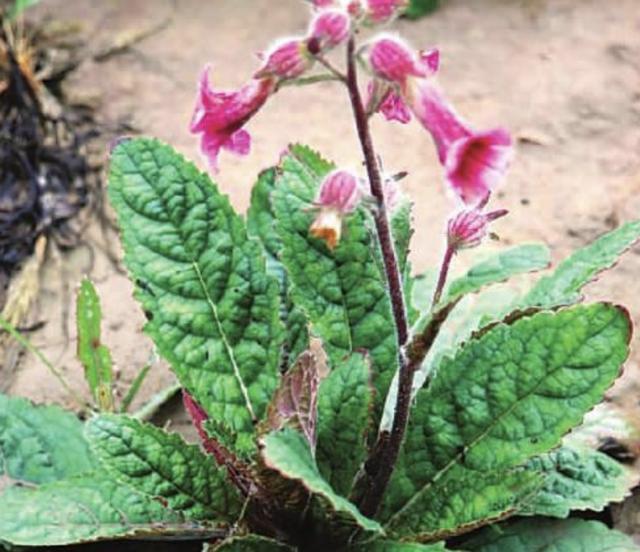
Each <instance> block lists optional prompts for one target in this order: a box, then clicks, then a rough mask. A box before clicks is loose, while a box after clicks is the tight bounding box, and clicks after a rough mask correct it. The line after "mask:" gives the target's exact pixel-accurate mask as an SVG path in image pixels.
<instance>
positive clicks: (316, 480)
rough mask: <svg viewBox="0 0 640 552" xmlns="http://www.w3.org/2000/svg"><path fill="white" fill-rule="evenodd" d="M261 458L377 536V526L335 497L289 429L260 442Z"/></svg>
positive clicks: (301, 441)
mask: <svg viewBox="0 0 640 552" xmlns="http://www.w3.org/2000/svg"><path fill="white" fill-rule="evenodd" d="M261 442H262V445H263V447H262V450H261V453H262V457H263V460H264V463H265V465H266V466H267V467H268V468H270V469H273V470H276V471H277V472H279V473H280V474H281V475H282V476H284V477H285V478H287V479H291V480H296V481H299V482H300V483H302V485H303V486H304V487H306V489H308V490H309V491H310V492H311V493H313V494H316V495H318V496H319V497H321V498H323V499H324V500H325V501H326V502H327V503H328V504H329V505H330V507H331V508H332V509H333V510H335V511H336V512H337V513H340V514H342V515H344V516H347V517H348V518H349V519H350V520H351V521H352V523H354V524H357V525H359V526H360V527H362V528H363V529H366V530H367V531H373V532H380V531H381V528H380V525H379V524H378V523H377V522H376V521H374V520H372V519H369V518H367V517H365V516H363V515H362V514H361V513H360V512H359V511H358V508H356V506H355V504H352V503H351V502H349V501H348V500H347V499H346V498H343V497H342V496H340V495H338V494H337V493H336V491H334V490H333V489H332V488H331V485H329V483H327V481H326V480H325V479H323V477H322V476H321V475H320V472H319V471H318V467H317V466H316V463H315V460H314V459H313V456H312V455H311V451H310V450H309V445H308V444H307V442H306V441H305V439H304V437H303V436H302V435H301V434H300V433H298V432H297V431H294V430H292V429H289V428H285V429H283V430H281V431H277V432H273V433H269V434H268V435H265V436H264V437H263V438H262V439H261Z"/></svg>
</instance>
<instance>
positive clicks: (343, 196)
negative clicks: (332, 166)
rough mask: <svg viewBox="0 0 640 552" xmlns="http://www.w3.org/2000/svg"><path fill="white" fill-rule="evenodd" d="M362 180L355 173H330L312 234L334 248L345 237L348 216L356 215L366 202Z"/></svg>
mask: <svg viewBox="0 0 640 552" xmlns="http://www.w3.org/2000/svg"><path fill="white" fill-rule="evenodd" d="M362 195H363V194H362V188H361V187H360V183H359V181H358V178H357V177H356V176H355V175H354V174H353V173H351V172H349V171H345V170H335V171H333V172H331V173H329V174H328V175H327V176H326V177H325V178H324V180H323V181H322V184H321V185H320V190H319V192H318V197H317V198H316V200H315V202H314V204H313V206H314V207H315V208H316V209H317V210H318V212H317V215H316V218H315V220H314V221H313V223H312V224H311V227H310V228H309V232H310V234H311V235H312V236H315V237H316V238H320V239H322V240H324V241H325V242H326V244H327V246H328V247H329V249H334V248H335V247H336V245H338V242H339V241H340V237H341V235H342V222H343V220H344V217H345V216H347V215H348V214H349V213H352V212H353V211H354V210H355V209H356V207H357V206H358V204H359V202H360V200H361V199H362Z"/></svg>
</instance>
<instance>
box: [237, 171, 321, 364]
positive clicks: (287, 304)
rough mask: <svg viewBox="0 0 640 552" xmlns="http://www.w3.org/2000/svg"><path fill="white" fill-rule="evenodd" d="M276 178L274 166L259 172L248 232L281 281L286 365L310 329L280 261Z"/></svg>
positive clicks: (298, 351)
mask: <svg viewBox="0 0 640 552" xmlns="http://www.w3.org/2000/svg"><path fill="white" fill-rule="evenodd" d="M275 181H276V169H273V168H271V169H267V170H265V171H263V172H261V173H260V175H259V176H258V181H257V182H256V183H255V185H254V186H253V189H252V190H251V204H250V205H249V211H248V212H247V231H248V232H249V235H251V236H252V237H254V238H256V239H258V240H260V241H261V242H262V245H263V247H264V250H265V253H266V260H267V265H266V266H267V272H268V273H269V274H271V275H272V276H274V277H275V278H276V279H277V280H278V282H279V283H280V309H281V319H282V322H283V324H284V327H285V329H286V339H285V344H284V346H285V350H284V351H283V356H284V357H285V358H284V361H285V366H284V368H287V367H288V366H289V365H290V364H291V363H293V362H295V360H296V359H297V358H298V355H300V354H301V353H302V352H303V351H304V350H305V349H306V348H307V347H308V346H309V332H308V330H307V324H308V322H307V318H306V316H305V315H304V312H303V311H302V310H301V309H300V308H299V307H296V306H295V305H294V304H293V302H292V300H291V298H290V296H289V283H288V280H287V273H286V270H285V268H284V266H283V265H282V263H281V262H280V251H281V250H282V241H281V239H280V236H279V235H278V232H277V231H276V219H275V214H274V212H273V207H272V205H271V193H272V192H273V190H274V188H275Z"/></svg>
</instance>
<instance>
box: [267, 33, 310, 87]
mask: <svg viewBox="0 0 640 552" xmlns="http://www.w3.org/2000/svg"><path fill="white" fill-rule="evenodd" d="M264 58H265V62H264V64H263V66H262V67H261V68H260V69H259V70H258V72H257V73H256V74H255V75H254V78H263V77H278V78H280V79H295V78H297V77H299V76H300V75H302V74H303V73H304V72H305V71H307V70H308V69H310V68H311V66H312V65H313V62H314V60H313V57H312V56H311V54H310V53H309V50H308V49H307V45H306V40H303V39H299V38H292V39H286V40H284V41H281V42H279V43H277V44H275V45H274V46H273V47H272V48H271V49H270V50H269V51H268V52H267V53H266V54H265V56H264Z"/></svg>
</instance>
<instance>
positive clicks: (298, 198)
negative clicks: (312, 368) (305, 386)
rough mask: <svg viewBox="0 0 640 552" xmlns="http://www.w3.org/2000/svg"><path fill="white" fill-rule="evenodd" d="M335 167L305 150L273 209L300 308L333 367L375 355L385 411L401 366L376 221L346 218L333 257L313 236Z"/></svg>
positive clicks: (286, 175) (285, 174)
mask: <svg viewBox="0 0 640 552" xmlns="http://www.w3.org/2000/svg"><path fill="white" fill-rule="evenodd" d="M331 168H332V166H331V165H330V164H329V163H327V162H325V161H323V160H322V159H321V158H320V157H319V156H317V155H316V154H314V153H313V152H311V151H310V150H308V149H307V148H303V147H301V146H293V147H292V148H291V150H290V153H289V155H287V156H286V157H285V158H284V159H283V161H282V164H281V167H280V171H281V172H280V174H279V177H278V180H277V185H276V190H275V192H274V194H273V205H274V209H275V213H276V216H277V224H278V230H279V233H280V237H281V239H282V242H283V249H282V255H281V258H282V261H283V263H284V265H285V267H286V269H287V272H288V274H289V277H290V280H291V283H292V288H291V293H292V297H293V299H294V302H295V303H296V304H297V305H299V306H301V307H302V308H303V309H304V311H305V313H306V314H307V315H308V317H309V320H310V322H311V324H312V327H313V331H314V332H315V333H317V335H319V336H320V337H321V338H322V340H323V342H324V346H325V349H326V351H327V354H328V356H329V358H330V360H331V364H332V365H333V366H337V365H339V364H340V361H341V360H342V359H343V358H344V357H346V356H347V355H349V354H350V353H352V352H354V351H356V350H358V349H365V350H368V351H369V352H370V354H371V361H372V365H373V374H374V385H375V387H376V389H377V390H378V394H377V399H376V400H377V401H378V402H379V403H380V405H379V406H380V407H381V406H382V402H383V401H384V397H385V396H386V391H387V389H388V386H389V383H390V381H391V377H392V376H393V373H394V371H395V369H396V366H397V340H396V335H395V326H394V323H393V317H392V314H391V306H390V303H389V297H388V293H387V289H386V286H385V283H384V278H383V275H382V274H381V273H380V270H379V265H378V263H377V260H376V259H377V258H378V257H377V256H378V255H379V252H378V251H377V245H375V244H374V243H372V240H371V230H370V228H371V224H372V221H371V219H370V216H369V215H367V213H366V212H365V211H364V210H363V209H359V210H357V211H356V212H354V213H353V214H352V215H350V216H349V217H347V219H346V220H345V222H344V232H343V236H342V239H341V240H340V243H339V245H338V246H337V247H336V249H335V250H334V251H330V250H329V249H328V248H327V246H326V245H325V244H324V242H322V241H321V240H318V239H316V238H314V237H312V236H310V234H309V227H310V225H311V222H312V220H313V217H314V215H313V213H312V212H309V207H310V206H311V205H312V203H313V201H314V200H315V197H316V193H317V188H318V186H319V184H320V181H321V179H322V176H323V175H325V174H326V173H327V172H328V171H329V170H330V169H331Z"/></svg>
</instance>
